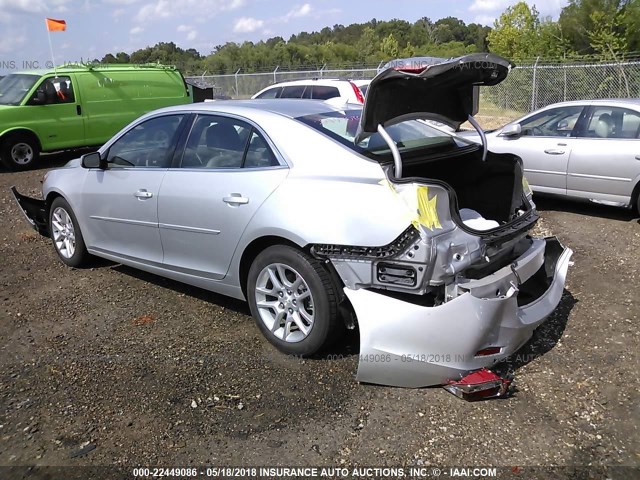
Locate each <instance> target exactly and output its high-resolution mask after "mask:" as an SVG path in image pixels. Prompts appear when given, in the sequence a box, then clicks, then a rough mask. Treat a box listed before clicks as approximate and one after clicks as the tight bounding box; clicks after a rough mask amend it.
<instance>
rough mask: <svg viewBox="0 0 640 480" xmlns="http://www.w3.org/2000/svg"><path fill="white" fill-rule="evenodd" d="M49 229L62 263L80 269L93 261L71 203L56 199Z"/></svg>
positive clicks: (51, 211) (52, 208)
mask: <svg viewBox="0 0 640 480" xmlns="http://www.w3.org/2000/svg"><path fill="white" fill-rule="evenodd" d="M49 229H50V231H51V241H52V242H53V247H54V248H55V249H56V253H57V254H58V257H60V260H62V263H64V264H65V265H68V266H69V267H73V268H80V267H82V266H84V265H86V264H87V263H89V260H90V259H91V256H90V255H89V252H87V248H86V246H85V244H84V238H83V237H82V232H81V231H80V225H78V220H77V219H76V216H75V214H74V213H73V210H71V207H70V206H69V203H68V202H67V201H66V200H65V199H64V198H62V197H58V198H56V199H55V200H54V201H53V203H51V208H50V209H49Z"/></svg>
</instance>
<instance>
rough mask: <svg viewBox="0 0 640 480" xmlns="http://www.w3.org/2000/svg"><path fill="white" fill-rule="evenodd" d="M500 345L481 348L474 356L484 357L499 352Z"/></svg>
mask: <svg viewBox="0 0 640 480" xmlns="http://www.w3.org/2000/svg"><path fill="white" fill-rule="evenodd" d="M501 350H502V347H487V348H483V349H482V350H478V351H477V352H476V354H475V356H476V357H486V356H488V355H496V354H498V353H500V351H501Z"/></svg>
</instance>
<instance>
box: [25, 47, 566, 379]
mask: <svg viewBox="0 0 640 480" xmlns="http://www.w3.org/2000/svg"><path fill="white" fill-rule="evenodd" d="M432 60H433V59H430V61H429V62H426V63H425V62H419V61H416V62H407V63H404V64H403V65H401V66H395V67H392V68H389V69H387V70H385V71H384V72H381V73H380V74H379V75H378V76H377V77H376V78H375V79H374V80H373V81H372V82H371V85H370V87H369V91H368V94H367V95H368V96H367V101H366V103H365V105H364V107H362V106H359V105H348V104H346V105H336V104H335V103H325V102H319V101H313V100H308V101H307V100H282V99H280V100H247V101H228V102H213V103H205V104H199V105H182V106H178V107H171V108H167V109H163V110H158V111H155V112H152V113H150V114H147V115H145V116H144V117H142V118H140V119H138V120H137V121H135V122H134V123H132V124H131V125H129V126H128V127H126V128H124V129H123V130H122V131H121V132H120V133H118V134H117V135H116V136H115V137H114V138H113V139H112V140H110V141H109V142H108V143H107V144H105V145H104V146H103V147H102V148H101V149H100V150H99V151H98V152H95V153H92V154H87V155H85V156H83V157H82V158H81V159H78V160H75V161H72V162H70V163H69V164H67V165H66V166H65V167H63V168H60V169H56V170H53V171H50V172H48V173H47V174H46V177H45V181H44V186H43V197H44V199H43V200H37V199H33V198H29V197H26V196H23V195H21V194H20V193H18V192H17V191H16V190H15V189H14V194H15V196H16V199H17V201H18V203H19V204H20V206H21V207H22V209H23V210H24V213H25V215H26V217H27V219H28V221H29V222H30V223H31V224H32V225H33V226H34V227H35V228H36V229H37V230H38V231H39V232H40V233H41V234H43V235H48V236H50V237H51V238H52V241H53V245H54V247H55V249H56V252H57V253H58V255H59V257H60V259H61V260H62V261H63V262H64V263H65V264H67V265H69V266H72V267H80V266H82V265H84V264H86V263H87V262H88V261H90V258H91V256H92V255H95V256H98V257H104V258H107V259H110V260H113V261H116V262H120V263H123V264H126V265H130V266H132V267H136V268H139V269H142V270H146V271H149V272H152V273H155V274H158V275H162V276H165V277H169V278H172V279H175V280H178V281H181V282H185V283H187V284H191V285H195V286H197V287H201V288H205V289H208V290H211V291H214V292H218V293H221V294H224V295H229V296H232V297H235V298H240V299H246V300H247V301H248V303H249V305H250V308H251V312H252V314H253V317H254V318H255V321H256V324H257V325H258V327H259V328H260V330H261V331H262V333H263V334H264V335H265V337H266V338H267V339H268V340H269V341H270V342H271V343H272V344H273V345H275V346H276V347H277V348H278V349H279V350H281V351H282V352H285V353H289V354H295V355H312V354H314V353H316V352H318V351H319V350H321V349H322V348H324V347H326V345H327V344H328V343H330V342H331V341H332V340H334V339H335V338H337V337H339V336H340V335H341V332H343V329H344V328H358V329H359V334H360V357H359V358H360V363H359V367H358V374H357V379H358V380H359V381H363V382H369V383H378V384H386V385H397V386H404V387H422V386H428V385H438V384H447V383H450V382H452V381H455V380H458V379H460V378H461V377H462V376H464V375H466V374H468V373H470V372H476V371H482V369H483V368H485V367H490V366H492V365H494V364H496V363H497V362H499V361H501V360H503V359H505V358H506V357H507V356H508V355H510V354H512V353H513V352H515V351H516V350H517V349H518V348H520V347H521V346H522V345H523V344H524V343H525V342H526V341H527V340H528V339H529V338H530V337H531V335H532V333H533V331H534V330H535V328H536V327H538V326H539V325H540V324H541V323H542V322H543V321H544V320H545V318H546V317H547V316H548V315H549V314H550V313H551V312H552V311H553V310H554V309H555V308H556V306H557V305H558V303H559V301H560V298H561V295H562V291H563V287H564V282H565V276H566V273H567V268H568V264H569V257H570V256H571V251H570V250H569V249H566V248H564V247H563V246H562V245H561V244H560V243H559V242H558V240H557V239H555V238H545V239H542V238H532V237H531V236H530V235H529V231H530V230H531V228H532V227H533V226H534V224H535V223H536V221H537V219H538V216H537V214H536V210H535V205H534V204H533V202H532V200H531V192H530V191H529V189H528V188H527V184H526V181H525V180H524V178H523V174H522V163H521V161H520V159H519V158H518V157H516V156H514V155H510V154H494V153H490V152H487V151H486V149H485V148H483V147H482V146H481V145H477V144H475V143H471V142H468V141H466V140H464V139H461V138H458V137H456V136H455V135H453V134H447V133H444V132H443V131H441V130H438V129H435V128H433V127H431V126H430V125H429V124H428V123H427V122H424V120H436V121H439V122H443V123H447V124H449V125H451V126H453V127H457V126H458V125H459V124H460V123H461V122H463V121H466V120H467V119H471V121H473V117H472V115H473V114H474V113H476V110H477V104H478V86H479V85H494V84H496V83H498V82H500V81H502V80H503V79H504V78H505V77H506V75H507V73H508V71H509V69H510V64H509V62H507V61H506V60H504V59H502V58H500V57H497V56H494V55H486V54H474V55H469V56H466V57H462V58H459V59H455V60H450V61H443V62H440V63H434V62H433V61H432Z"/></svg>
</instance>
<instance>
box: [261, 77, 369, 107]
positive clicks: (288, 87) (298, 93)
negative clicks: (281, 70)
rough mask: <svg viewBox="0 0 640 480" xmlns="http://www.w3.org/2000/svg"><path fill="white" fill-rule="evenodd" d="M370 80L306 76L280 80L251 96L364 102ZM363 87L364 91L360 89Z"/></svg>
mask: <svg viewBox="0 0 640 480" xmlns="http://www.w3.org/2000/svg"><path fill="white" fill-rule="evenodd" d="M370 82H371V80H345V79H338V78H307V79H304V80H292V81H289V82H280V83H276V84H274V85H271V86H269V87H267V88H265V89H262V90H260V91H259V92H258V93H256V94H255V95H254V96H253V97H251V98H260V99H267V98H306V99H311V100H330V99H332V98H341V99H344V101H345V103H359V104H363V103H364V97H365V93H366V87H367V86H368V85H369V83H370ZM363 88H364V91H363V90H362V89H363Z"/></svg>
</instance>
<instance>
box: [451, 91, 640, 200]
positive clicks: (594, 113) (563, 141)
mask: <svg viewBox="0 0 640 480" xmlns="http://www.w3.org/2000/svg"><path fill="white" fill-rule="evenodd" d="M459 135H462V136H464V137H465V138H467V139H469V140H473V141H475V142H478V143H480V142H481V139H480V137H479V135H478V134H477V133H476V132H459ZM485 135H486V142H487V146H488V149H489V150H490V151H491V152H494V153H507V152H508V153H513V154H516V155H518V156H519V157H521V158H522V161H523V163H524V173H525V175H526V177H527V180H528V181H529V184H530V185H531V189H532V190H533V191H534V192H541V193H549V194H555V195H562V196H566V197H573V198H583V199H587V200H590V201H592V202H594V203H602V204H605V205H613V206H620V207H635V208H637V209H638V211H640V100H638V99H622V100H615V99H609V100H580V101H571V102H562V103H556V104H553V105H549V106H547V107H544V108H542V109H540V110H537V111H535V112H531V113H529V114H528V115H526V116H524V117H522V118H520V119H518V120H515V121H513V122H511V123H509V124H507V125H505V126H504V127H502V128H500V129H497V130H494V131H487V132H485Z"/></svg>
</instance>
